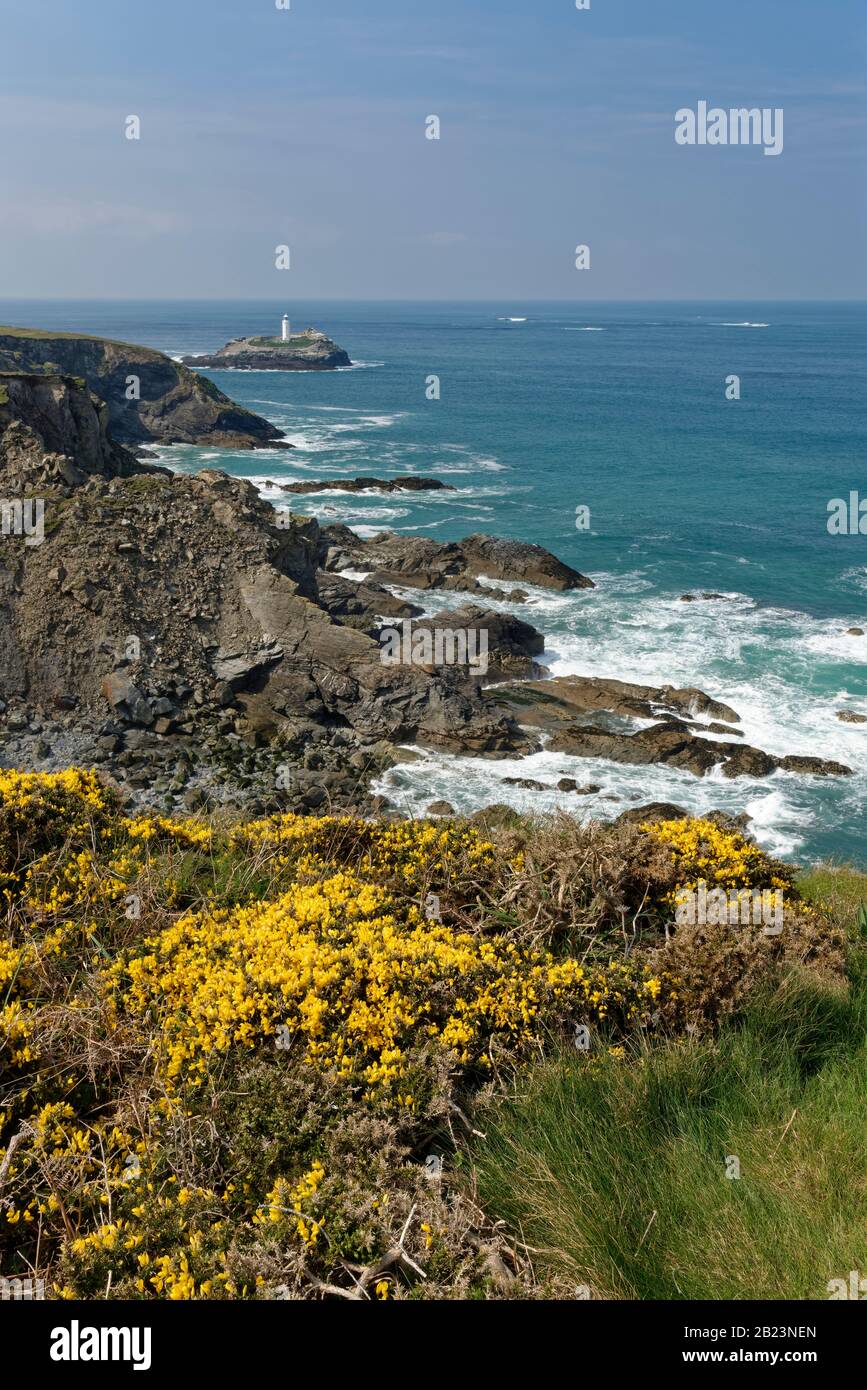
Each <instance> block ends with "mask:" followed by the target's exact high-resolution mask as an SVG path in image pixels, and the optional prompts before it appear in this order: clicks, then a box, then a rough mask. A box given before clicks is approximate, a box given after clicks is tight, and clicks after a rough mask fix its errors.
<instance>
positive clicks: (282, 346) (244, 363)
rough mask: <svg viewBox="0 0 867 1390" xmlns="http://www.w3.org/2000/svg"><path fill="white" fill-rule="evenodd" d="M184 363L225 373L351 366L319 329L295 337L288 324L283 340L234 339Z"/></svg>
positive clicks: (315, 370)
mask: <svg viewBox="0 0 867 1390" xmlns="http://www.w3.org/2000/svg"><path fill="white" fill-rule="evenodd" d="M181 360H182V362H183V364H184V366H186V367H199V368H211V369H212V370H213V369H218V370H222V371H255V372H329V371H334V369H335V368H336V367H351V366H352V359H351V358H350V356H349V353H348V352H346V351H345V349H344V348H342V347H338V345H337V343H335V342H334V341H333V340H332V339H331V338H329V337H328V335H327V334H326V333H322V332H321V331H320V330H319V329H318V328H305V329H304V330H303V332H301V333H295V334H293V333H290V332H289V331H288V326H285V325H284V336H283V337H280V338H269V337H267V336H258V337H252V338H233V339H232V340H231V342H228V343H226V344H225V346H224V347H221V348H220V349H219V350H218V351H217V352H209V353H203V354H201V355H199V356H191V357H184V358H182V359H181Z"/></svg>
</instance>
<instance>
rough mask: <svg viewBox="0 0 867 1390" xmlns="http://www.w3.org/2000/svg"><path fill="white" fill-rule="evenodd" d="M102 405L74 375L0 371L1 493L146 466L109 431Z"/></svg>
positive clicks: (141, 469)
mask: <svg viewBox="0 0 867 1390" xmlns="http://www.w3.org/2000/svg"><path fill="white" fill-rule="evenodd" d="M108 424H109V412H108V406H107V405H106V404H105V402H104V401H102V400H100V399H99V397H98V396H94V395H93V393H92V392H91V391H90V390H88V387H87V385H86V384H85V382H83V381H82V380H81V378H79V377H69V376H61V375H59V374H57V373H28V372H0V486H2V489H3V492H4V494H5V495H12V496H16V495H18V496H23V495H27V494H35V493H37V492H38V491H39V490H40V489H42V490H45V489H49V488H52V487H58V488H63V489H70V488H74V487H78V486H79V485H80V484H81V483H83V482H84V481H85V480H86V479H87V478H88V477H98V478H105V479H108V478H122V477H129V476H131V475H132V474H134V473H143V472H147V471H152V470H148V469H146V468H145V467H143V466H142V465H140V464H139V463H137V461H136V458H135V456H134V454H132V453H130V451H129V450H128V449H125V448H124V447H123V446H122V445H120V444H118V443H117V442H116V440H115V439H114V438H113V437H112V435H111V434H110V433H109V428H108Z"/></svg>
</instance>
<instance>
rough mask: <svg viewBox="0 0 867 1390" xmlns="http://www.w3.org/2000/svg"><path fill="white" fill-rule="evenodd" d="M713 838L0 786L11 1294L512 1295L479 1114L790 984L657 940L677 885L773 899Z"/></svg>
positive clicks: (517, 1276)
mask: <svg viewBox="0 0 867 1390" xmlns="http://www.w3.org/2000/svg"><path fill="white" fill-rule="evenodd" d="M708 827H710V823H709V822H708V823H705V822H689V823H684V824H682V825H680V827H679V829H677V830H676V831H671V830H669V829H668V828H667V827H665V826H662V827H660V826H657V825H652V826H648V827H646V828H635V827H633V828H631V829H629V830H624V829H623V828H618V827H596V826H589V827H582V826H579V825H577V824H576V823H575V822H572V821H568V820H567V819H566V818H558V819H556V820H554V821H551V822H546V823H544V824H537V825H532V826H528V825H526V824H524V823H519V824H518V825H512V826H511V828H506V829H503V830H502V831H498V832H493V834H492V835H491V836H490V837H486V836H484V835H483V834H482V833H481V832H480V830H478V829H477V828H474V827H473V826H471V825H467V824H466V823H462V822H460V821H454V822H450V823H446V824H442V823H437V824H431V823H428V822H423V821H421V822H407V823H388V822H364V821H361V820H358V819H356V818H353V817H323V818H321V819H317V818H307V817H296V816H289V815H275V816H271V817H268V818H266V819H263V820H257V821H253V822H247V823H244V824H235V825H231V824H225V825H220V824H218V823H205V822H202V821H198V820H185V821H184V820H170V819H167V818H165V817H159V816H139V817H134V818H130V817H128V816H126V815H125V814H124V812H123V810H122V808H121V806H120V805H119V803H118V801H117V800H116V798H115V797H114V796H113V794H112V793H111V792H110V791H108V790H107V789H106V788H105V787H103V786H102V784H101V783H100V782H99V780H98V779H97V778H96V777H95V776H94V775H93V774H90V773H86V772H79V771H70V772H67V773H63V774H59V775H57V776H36V775H25V774H18V773H4V774H2V775H0V895H2V902H3V905H4V910H5V928H4V933H3V936H2V939H0V1030H2V1031H0V1042H2V1052H0V1270H2V1272H3V1273H4V1274H5V1275H7V1276H11V1275H14V1274H16V1273H20V1274H26V1273H28V1272H30V1273H39V1274H40V1275H42V1276H45V1275H46V1274H47V1275H48V1277H49V1279H50V1281H51V1285H52V1287H53V1289H54V1292H55V1294H56V1295H59V1296H66V1297H86V1298H91V1297H94V1298H95V1297H105V1296H118V1297H133V1298H135V1297H138V1298H148V1297H168V1298H178V1299H187V1298H219V1297H229V1298H233V1297H274V1296H275V1293H276V1292H277V1291H282V1292H283V1293H284V1294H286V1295H287V1296H293V1297H294V1296H335V1297H337V1296H341V1297H350V1298H378V1299H388V1298H393V1297H441V1296H446V1295H448V1296H484V1295H486V1294H489V1293H491V1292H492V1291H502V1292H507V1291H508V1290H510V1289H511V1290H512V1291H513V1292H514V1291H519V1290H521V1289H522V1288H523V1289H524V1291H525V1292H526V1289H527V1288H530V1287H532V1285H531V1284H529V1283H527V1284H525V1283H522V1280H523V1274H524V1270H525V1265H526V1260H525V1258H524V1257H523V1256H522V1255H521V1254H520V1253H519V1251H518V1250H517V1249H516V1248H511V1249H510V1248H508V1247H507V1246H506V1244H505V1243H504V1240H503V1236H502V1233H501V1232H499V1231H497V1230H495V1229H494V1228H492V1227H491V1226H490V1225H489V1224H488V1222H487V1220H486V1218H485V1216H484V1214H483V1213H482V1212H480V1210H479V1209H478V1207H477V1206H476V1204H475V1203H474V1202H473V1201H472V1200H471V1199H470V1197H469V1196H465V1195H463V1191H462V1187H461V1182H460V1170H461V1165H462V1164H465V1163H466V1161H467V1160H466V1157H465V1144H464V1140H465V1137H466V1135H467V1134H468V1132H469V1131H470V1130H471V1129H472V1128H473V1119H472V1116H471V1112H472V1110H473V1108H477V1107H478V1106H480V1105H483V1104H485V1103H487V1102H486V1100H485V1098H486V1097H487V1096H488V1095H490V1094H493V1093H495V1092H497V1091H498V1090H501V1089H502V1087H503V1086H504V1085H506V1084H508V1081H509V1078H510V1077H511V1076H512V1075H514V1074H515V1070H516V1068H522V1067H526V1066H527V1065H528V1064H529V1063H530V1062H531V1061H532V1060H533V1059H537V1058H539V1057H540V1056H543V1055H544V1054H545V1053H546V1052H549V1051H551V1050H552V1049H554V1050H556V1049H557V1048H558V1047H561V1046H562V1045H563V1043H564V1041H566V1040H568V1039H569V1037H570V1035H571V1034H572V1032H573V1030H574V1029H575V1028H576V1026H577V1025H579V1024H580V1025H583V1026H585V1027H587V1028H589V1029H590V1030H591V1031H592V1033H593V1036H594V1037H595V1038H596V1039H597V1040H598V1043H599V1045H600V1046H602V1048H603V1050H604V1049H605V1048H607V1047H611V1048H612V1049H614V1050H615V1052H616V1051H618V1050H619V1049H620V1048H621V1047H622V1046H623V1045H624V1044H629V1041H630V1039H633V1040H634V1039H638V1038H645V1039H647V1038H649V1037H652V1036H653V1035H654V1034H655V1033H659V1032H661V1031H664V1030H665V1029H666V1028H673V1029H674V1028H679V1027H681V1026H683V1025H687V1026H688V1025H689V1024H691V1023H694V1022H695V1021H696V1019H697V1018H698V1019H700V1020H701V1021H702V1024H703V1025H707V1024H709V1023H710V1022H712V1021H713V1020H714V1019H715V1018H716V1017H717V1016H718V1015H719V1013H720V1012H722V1011H725V1010H733V1009H736V1008H738V1007H740V1004H741V1002H743V1000H744V999H745V998H746V997H748V996H749V994H750V991H751V990H752V989H753V988H754V987H757V986H758V984H759V983H760V982H762V981H763V980H765V979H768V978H773V977H774V975H775V972H778V971H779V970H780V968H781V967H782V966H783V965H784V964H785V963H786V961H787V960H789V958H790V953H791V950H792V948H791V947H790V946H789V944H788V936H787V934H786V933H784V935H783V938H781V939H780V940H777V941H768V940H767V939H763V938H761V937H760V936H758V937H757V936H755V935H754V936H752V937H751V938H750V941H749V945H748V946H746V945H744V946H741V947H739V948H738V949H734V948H731V949H730V950H729V952H728V954H727V955H726V958H725V963H724V967H723V965H722V964H721V963H720V962H719V961H716V962H715V964H714V966H713V969H714V970H715V972H716V974H715V976H713V977H712V978H711V979H710V980H708V979H707V978H702V979H700V980H699V979H697V978H693V976H694V975H695V970H694V968H693V965H692V959H691V958H690V957H689V955H688V954H685V953H684V952H683V951H681V955H680V956H679V955H678V946H679V942H680V934H679V933H678V934H676V935H675V937H674V939H673V940H671V939H669V940H666V935H667V934H668V935H669V938H670V933H667V929H668V927H669V925H670V919H671V911H670V903H671V900H672V899H671V894H672V892H673V891H674V890H675V889H676V887H677V886H678V882H679V880H682V879H683V876H684V875H689V874H692V873H693V871H694V870H695V869H696V868H701V869H702V870H704V869H705V867H707V868H708V872H710V871H711V870H712V869H713V868H714V866H715V865H716V867H717V869H718V870H719V874H718V879H719V881H721V882H722V881H726V880H727V878H728V877H731V876H733V875H734V876H736V879H737V882H738V883H739V884H744V885H746V884H749V883H751V882H752V883H755V884H756V886H765V885H766V883H768V882H774V881H775V879H776V878H778V877H780V876H781V872H782V871H780V869H779V867H778V866H775V865H773V863H772V861H769V860H768V859H767V858H766V856H764V855H763V854H762V853H761V851H760V850H758V849H757V848H756V847H755V846H753V845H752V844H751V843H749V842H748V841H746V840H745V839H744V837H743V836H741V835H738V834H736V833H735V832H731V833H729V832H726V831H723V830H720V829H719V828H718V827H716V826H714V827H713V831H712V833H711V830H710V829H709V828H708ZM786 883H787V888H788V890H789V898H790V899H791V906H790V908H789V909H788V911H789V913H790V916H791V921H792V924H793V929H792V932H791V933H790V934H789V935H791V938H792V941H793V942H796V943H800V944H796V947H795V956H796V957H797V959H799V960H801V959H803V958H804V957H805V950H804V940H803V938H804V930H803V928H801V927H798V926H797V923H798V922H799V921H800V920H801V918H802V917H803V916H804V913H803V905H802V904H800V903H799V901H798V898H797V890H796V889H795V888H794V886H793V885H792V883H791V876H788V877H787V878H786ZM433 904H435V906H433ZM808 920H809V923H810V928H809V930H810V932H811V933H812V937H811V940H812V945H811V946H810V950H811V951H812V952H813V955H814V956H815V958H816V959H817V960H819V959H820V958H821V959H822V961H823V964H824V966H825V968H826V969H828V970H829V971H833V969H834V968H835V963H836V961H837V956H836V955H835V952H836V949H837V948H836V946H835V944H834V942H835V936H834V931H833V930H832V928H831V927H830V924H829V923H828V922H827V921H826V919H825V918H824V917H823V915H822V914H821V913H820V912H818V911H814V912H813V914H812V916H811V917H809V918H808ZM799 933H800V935H799ZM729 945H731V943H729ZM694 946H696V943H694ZM696 949H697V947H696ZM738 950H740V952H741V954H738ZM823 951H824V955H823V954H822V952H823ZM744 952H746V954H744ZM787 953H789V954H787ZM807 954H809V951H807ZM681 956H683V959H681ZM694 959H699V956H698V955H695V957H694ZM431 1153H433V1154H434V1155H435V1157H436V1162H435V1163H434V1164H433V1165H432V1167H429V1168H426V1167H425V1159H426V1158H428V1157H430V1155H431ZM442 1161H445V1164H446V1168H445V1171H444V1172H442V1171H441V1169H440V1168H438V1166H437V1164H438V1163H441V1162H442Z"/></svg>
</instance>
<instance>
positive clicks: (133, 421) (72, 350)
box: [0, 328, 289, 449]
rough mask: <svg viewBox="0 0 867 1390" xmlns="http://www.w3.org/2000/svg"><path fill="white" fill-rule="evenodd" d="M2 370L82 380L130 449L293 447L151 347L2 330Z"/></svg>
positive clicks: (202, 379)
mask: <svg viewBox="0 0 867 1390" xmlns="http://www.w3.org/2000/svg"><path fill="white" fill-rule="evenodd" d="M0 371H7V372H15V373H19V374H20V373H32V372H48V373H52V374H55V375H61V374H66V375H69V376H73V377H79V378H83V379H84V381H85V382H86V383H87V386H88V387H89V388H90V390H91V391H93V392H95V394H96V395H97V396H99V397H100V398H101V399H102V400H103V401H105V403H106V405H107V407H108V423H109V425H110V428H111V432H112V434H113V435H114V436H115V438H116V439H118V440H120V441H121V442H122V443H124V444H131V445H136V444H147V443H162V444H202V445H207V446H210V447H214V448H231V449H256V448H275V447H283V448H288V447H289V446H288V445H286V444H284V443H283V441H282V439H281V435H280V431H279V430H278V429H276V428H275V426H274V425H272V424H270V423H269V421H267V420H265V419H263V418H262V416H260V415H254V414H253V412H252V411H250V410H245V409H244V407H243V406H240V405H237V404H236V403H235V402H234V401H232V400H230V398H229V397H228V396H226V395H224V394H223V392H222V391H220V390H218V389H217V387H216V386H214V384H213V382H210V381H208V380H207V378H206V377H202V376H200V375H199V374H198V373H196V372H191V371H190V370H189V369H188V368H187V367H185V366H183V365H182V364H181V363H179V362H173V361H172V359H171V358H170V357H166V356H165V354H164V353H161V352H156V351H154V350H153V349H152V348H144V347H138V346H136V345H134V344H130V343H118V342H114V341H112V340H111V339H108V338H91V337H87V336H85V335H82V334H74V333H43V332H40V331H39V330H36V329H25V328H0ZM130 397H131V398H130Z"/></svg>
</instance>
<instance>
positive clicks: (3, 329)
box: [0, 324, 137, 347]
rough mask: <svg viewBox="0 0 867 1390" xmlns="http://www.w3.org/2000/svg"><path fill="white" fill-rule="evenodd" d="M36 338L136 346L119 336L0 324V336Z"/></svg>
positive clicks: (115, 345) (114, 345)
mask: <svg viewBox="0 0 867 1390" xmlns="http://www.w3.org/2000/svg"><path fill="white" fill-rule="evenodd" d="M7 337H8V338H34V339H45V340H47V341H48V342H51V341H52V340H53V339H55V338H65V339H69V340H70V341H71V342H86V343H111V344H112V346H113V347H136V346H137V344H135V343H124V342H121V341H120V339H119V338H98V337H96V336H95V335H94V334H92V333H55V332H53V331H49V330H48V329H47V328H13V327H11V326H10V325H9V324H0V338H7Z"/></svg>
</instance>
